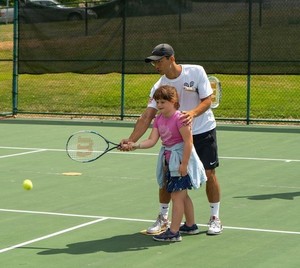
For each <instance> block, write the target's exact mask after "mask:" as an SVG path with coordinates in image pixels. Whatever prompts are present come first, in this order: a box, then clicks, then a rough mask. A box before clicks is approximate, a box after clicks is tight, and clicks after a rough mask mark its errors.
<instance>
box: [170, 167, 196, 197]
mask: <svg viewBox="0 0 300 268" xmlns="http://www.w3.org/2000/svg"><path fill="white" fill-rule="evenodd" d="M192 188H193V185H192V182H191V179H190V176H189V175H186V176H183V177H171V174H170V171H167V172H166V189H167V192H169V193H172V192H177V191H182V190H186V189H188V190H191V189H192Z"/></svg>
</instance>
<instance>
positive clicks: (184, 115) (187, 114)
mask: <svg viewBox="0 0 300 268" xmlns="http://www.w3.org/2000/svg"><path fill="white" fill-rule="evenodd" d="M180 118H181V120H182V123H183V124H184V125H186V126H189V125H191V124H192V121H193V118H194V116H193V113H192V112H191V111H181V115H180Z"/></svg>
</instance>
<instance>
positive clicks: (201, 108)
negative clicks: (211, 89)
mask: <svg viewBox="0 0 300 268" xmlns="http://www.w3.org/2000/svg"><path fill="white" fill-rule="evenodd" d="M210 106H211V96H208V97H207V98H205V99H201V102H200V103H199V104H198V105H197V106H196V107H195V108H194V109H192V110H189V111H183V112H182V113H183V115H182V118H184V123H185V124H187V125H188V124H191V123H192V120H193V118H194V117H197V116H200V115H201V114H203V113H205V112H206V111H207V110H208V109H209V108H210Z"/></svg>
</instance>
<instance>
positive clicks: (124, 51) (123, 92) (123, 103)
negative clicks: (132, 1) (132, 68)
mask: <svg viewBox="0 0 300 268" xmlns="http://www.w3.org/2000/svg"><path fill="white" fill-rule="evenodd" d="M121 3H122V4H121V8H122V22H123V28H122V74H121V75H122V78H121V114H120V117H121V120H123V119H124V114H125V53H126V50H125V45H126V42H125V41H126V1H125V0H122V2H121Z"/></svg>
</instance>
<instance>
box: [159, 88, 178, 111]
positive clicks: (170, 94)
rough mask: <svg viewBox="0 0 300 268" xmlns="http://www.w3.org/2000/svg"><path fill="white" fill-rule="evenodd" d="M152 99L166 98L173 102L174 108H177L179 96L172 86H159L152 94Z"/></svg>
mask: <svg viewBox="0 0 300 268" xmlns="http://www.w3.org/2000/svg"><path fill="white" fill-rule="evenodd" d="M153 99H155V100H166V101H169V102H173V103H174V107H175V108H176V110H178V109H179V106H180V105H179V97H178V94H177V90H176V88H175V87H172V86H167V85H166V86H160V87H159V88H158V89H157V90H156V91H155V92H154V95H153Z"/></svg>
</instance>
